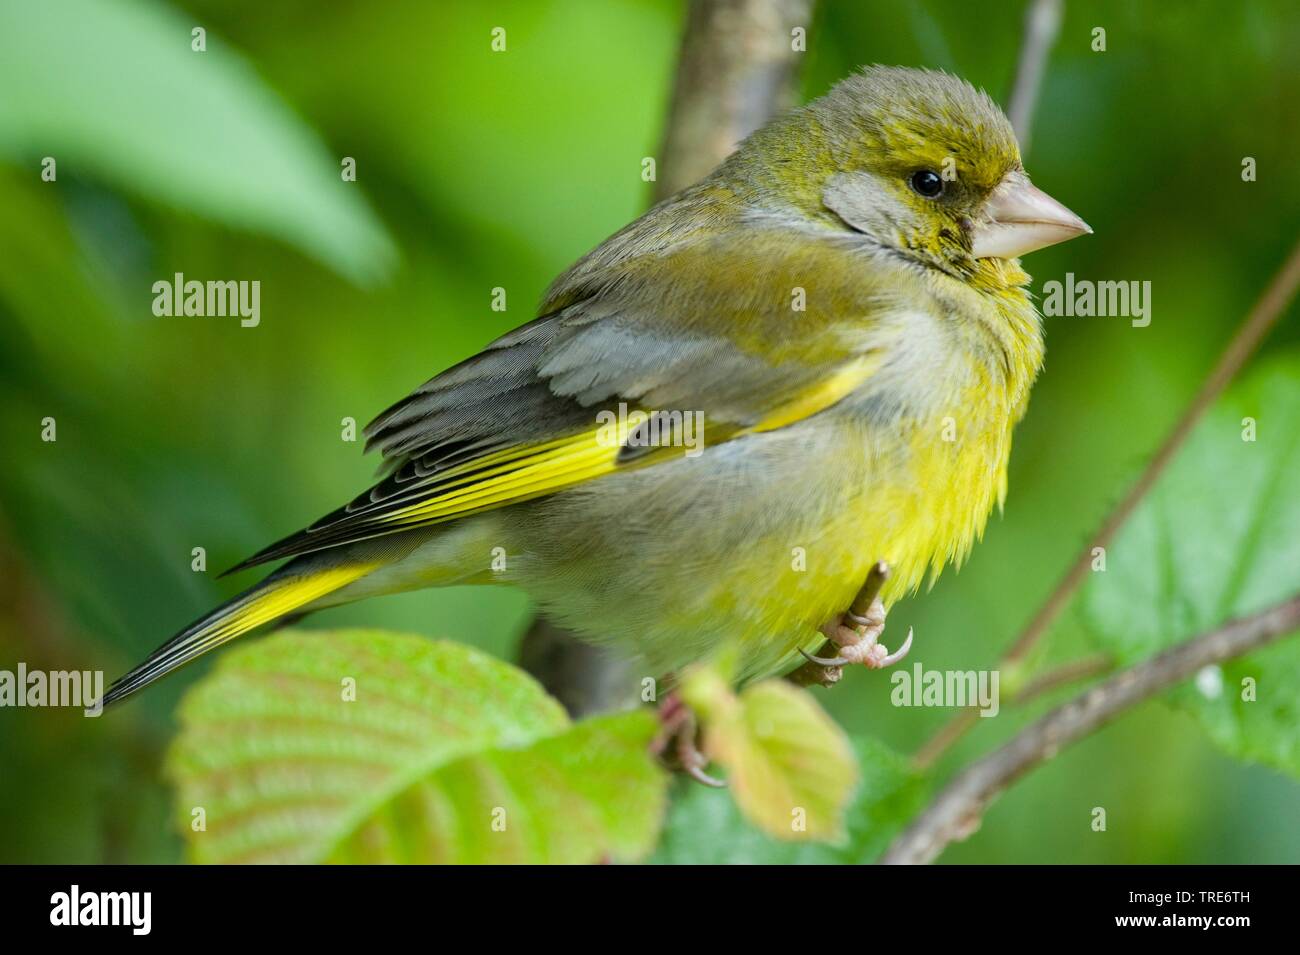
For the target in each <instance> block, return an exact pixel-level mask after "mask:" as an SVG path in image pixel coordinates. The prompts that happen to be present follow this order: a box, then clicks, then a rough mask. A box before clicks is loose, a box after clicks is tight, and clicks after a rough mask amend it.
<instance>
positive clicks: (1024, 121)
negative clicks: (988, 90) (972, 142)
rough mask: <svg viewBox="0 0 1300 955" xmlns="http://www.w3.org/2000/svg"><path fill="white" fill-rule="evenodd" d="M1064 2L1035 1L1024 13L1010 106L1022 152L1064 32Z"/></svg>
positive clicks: (1025, 150)
mask: <svg viewBox="0 0 1300 955" xmlns="http://www.w3.org/2000/svg"><path fill="white" fill-rule="evenodd" d="M1062 7H1063V3H1062V0H1033V2H1032V3H1030V4H1029V7H1028V9H1026V10H1025V35H1024V39H1023V40H1022V41H1021V44H1020V61H1019V62H1018V63H1017V64H1016V79H1015V82H1014V83H1013V84H1012V86H1011V97H1010V99H1009V100H1008V102H1007V118H1008V119H1010V120H1011V126H1012V128H1013V129H1015V131H1016V138H1017V139H1018V140H1020V150H1021V152H1026V153H1027V152H1029V126H1030V122H1031V121H1032V120H1033V116H1034V104H1035V103H1036V102H1037V101H1038V88H1039V87H1040V86H1041V85H1042V82H1043V67H1044V66H1045V65H1046V63H1047V54H1048V52H1049V51H1050V50H1051V49H1052V44H1053V43H1055V42H1056V34H1057V33H1059V32H1060V29H1061V11H1062Z"/></svg>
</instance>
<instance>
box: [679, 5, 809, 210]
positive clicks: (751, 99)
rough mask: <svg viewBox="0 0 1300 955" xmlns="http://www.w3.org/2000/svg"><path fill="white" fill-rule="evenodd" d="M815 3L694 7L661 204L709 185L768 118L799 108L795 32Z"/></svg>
mask: <svg viewBox="0 0 1300 955" xmlns="http://www.w3.org/2000/svg"><path fill="white" fill-rule="evenodd" d="M811 14H812V0H691V5H690V12H689V13H688V14H687V19H686V33H685V35H684V36H683V38H682V49H681V55H680V57H679V59H678V61H677V80H676V83H675V85H674V87H673V100H672V107H671V111H670V114H669V120H668V127H667V129H666V131H665V134H664V141H663V146H662V148H661V149H660V150H659V155H660V162H659V178H658V181H657V183H656V186H655V199H656V201H657V200H659V199H665V198H667V197H668V196H671V195H672V194H673V193H675V192H678V191H679V190H681V189H684V188H685V187H687V186H689V185H691V184H692V183H694V182H697V181H698V180H700V179H702V178H704V176H705V175H707V174H708V173H709V172H711V171H712V170H713V168H714V167H715V166H716V165H718V163H720V162H722V160H724V159H726V158H727V156H729V155H730V154H731V152H732V150H734V149H735V148H736V145H737V144H738V143H739V142H740V141H741V140H742V139H744V138H745V137H746V136H748V135H749V134H750V133H752V132H753V131H754V130H756V129H758V127H760V126H762V125H763V124H764V123H765V122H767V120H768V118H769V117H771V116H772V114H773V113H776V112H778V111H780V110H782V109H785V108H787V107H789V106H793V105H794V78H795V74H796V67H797V63H798V58H799V56H800V55H801V54H799V53H797V52H795V50H794V49H793V44H792V43H791V31H792V30H793V29H794V28H795V27H803V28H804V29H805V30H806V29H807V27H808V21H809V19H810V18H811Z"/></svg>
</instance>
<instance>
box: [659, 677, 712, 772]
mask: <svg viewBox="0 0 1300 955" xmlns="http://www.w3.org/2000/svg"><path fill="white" fill-rule="evenodd" d="M659 725H660V728H659V735H658V736H656V737H655V740H654V742H653V743H651V745H650V748H651V751H652V752H653V753H654V754H655V755H656V756H658V757H659V761H660V762H661V763H663V764H664V765H665V766H666V767H668V768H669V769H672V770H676V771H678V772H683V773H685V774H686V775H687V776H690V777H691V778H692V779H694V780H695V781H696V782H697V783H702V784H703V785H705V786H713V787H715V788H716V787H722V786H725V785H726V783H724V782H723V781H722V780H721V779H716V778H714V777H713V776H710V775H709V774H708V773H706V772H705V771H704V767H705V766H707V765H709V760H708V758H707V757H706V756H705V755H704V754H703V753H702V752H700V749H699V747H698V746H696V744H695V737H696V730H697V725H696V722H695V713H694V712H693V711H692V710H691V708H690V707H689V706H687V705H686V701H685V700H683V699H682V698H681V695H680V694H678V693H677V691H675V690H674V691H673V692H672V693H669V694H668V695H667V696H666V697H664V701H663V702H662V703H660V704H659Z"/></svg>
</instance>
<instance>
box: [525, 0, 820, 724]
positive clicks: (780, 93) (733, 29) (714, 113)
mask: <svg viewBox="0 0 1300 955" xmlns="http://www.w3.org/2000/svg"><path fill="white" fill-rule="evenodd" d="M812 6H813V0H692V2H691V6H690V12H689V14H688V16H687V20H686V30H685V33H684V34H683V36H682V47H681V54H680V56H679V58H678V62H677V78H676V81H675V83H674V89H673V98H672V106H671V108H670V111H669V115H668V120H667V124H666V129H665V134H664V143H663V148H662V150H661V151H660V153H661V161H660V163H659V170H658V172H659V176H658V179H657V182H656V185H655V198H656V200H658V199H663V198H665V197H667V196H669V195H672V194H673V193H674V192H676V191H678V190H679V189H682V188H684V187H686V186H689V185H690V184H691V183H693V182H695V181H696V180H698V179H701V178H703V176H704V175H705V174H706V173H708V172H710V171H711V170H712V169H713V167H714V166H716V165H717V164H718V163H720V162H721V161H722V160H723V159H725V158H726V157H727V155H728V154H729V153H730V152H731V151H732V149H734V148H735V146H736V144H737V143H739V142H740V140H742V139H744V138H745V137H746V136H748V135H749V134H750V133H752V132H753V131H754V130H755V129H757V128H758V127H759V126H761V125H762V124H763V123H765V122H766V121H767V119H768V117H770V116H771V115H772V114H773V113H775V112H777V111H778V110H780V109H783V108H785V107H786V106H789V105H791V104H792V103H793V101H794V79H795V74H796V67H797V64H798V58H799V56H800V54H799V53H796V52H795V51H794V49H793V48H792V46H791V33H790V31H791V30H792V29H793V28H794V27H796V26H799V27H805V28H807V26H808V25H809V20H810V19H811V17H812ZM520 661H521V665H522V666H523V668H524V669H525V670H527V671H528V672H529V673H531V674H533V676H535V677H536V678H537V679H538V681H540V682H541V684H542V685H543V686H544V687H546V689H547V691H548V692H550V693H551V694H552V695H553V696H555V697H556V698H557V699H559V700H560V701H562V702H563V703H564V704H565V706H566V707H567V708H568V709H569V712H570V713H571V714H573V715H575V716H580V715H584V714H587V713H594V712H600V711H603V710H609V709H613V708H615V707H617V706H620V705H623V704H624V703H626V702H627V698H628V696H629V693H630V690H629V686H630V684H631V683H632V682H633V681H632V680H631V675H630V673H629V668H628V665H627V662H626V661H625V660H622V659H620V658H619V657H617V656H616V655H615V654H614V653H612V652H610V651H608V650H604V649H597V648H593V647H591V646H589V645H588V644H585V643H583V642H582V641H580V640H579V639H578V638H577V637H576V636H574V635H573V634H571V633H570V632H569V631H567V630H565V629H564V628H562V627H558V626H556V625H555V624H553V623H551V622H550V621H548V620H546V619H544V618H542V617H537V618H535V619H534V621H533V623H532V626H530V627H529V629H528V631H527V632H526V633H525V634H524V636H523V640H522V642H521V645H520ZM633 698H635V697H633Z"/></svg>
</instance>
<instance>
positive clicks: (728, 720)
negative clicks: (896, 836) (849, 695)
mask: <svg viewBox="0 0 1300 955" xmlns="http://www.w3.org/2000/svg"><path fill="white" fill-rule="evenodd" d="M682 696H683V698H684V699H685V700H686V701H687V703H689V704H690V705H691V706H692V707H693V708H694V709H695V711H696V713H697V714H698V715H699V717H700V718H701V720H702V723H703V730H704V752H705V754H706V755H708V756H709V757H710V759H712V760H713V761H715V762H717V763H718V765H720V766H721V767H723V768H724V769H725V770H726V771H727V782H728V786H729V788H730V790H731V793H732V797H733V798H734V799H735V801H736V804H737V806H739V807H740V809H741V811H742V812H743V813H744V814H745V816H746V817H747V818H748V819H749V820H750V821H752V822H753V823H754V824H755V825H757V826H758V827H759V828H760V829H762V830H763V831H764V832H766V833H768V834H769V835H772V836H775V837H777V838H779V839H788V840H792V841H803V840H835V839H838V838H840V837H841V836H842V835H843V813H844V807H845V805H846V803H847V802H848V800H849V796H850V794H851V793H852V790H853V786H854V783H855V782H856V779H857V767H856V766H855V765H854V760H853V752H852V748H851V747H850V745H849V741H848V739H847V738H846V737H845V736H844V733H843V731H842V730H841V729H840V728H839V726H838V725H837V724H836V723H835V721H834V720H832V719H831V718H830V717H829V716H828V715H827V714H826V711H825V710H823V709H822V708H821V707H820V706H818V705H817V703H816V701H815V700H813V698H812V696H810V695H809V694H808V693H806V692H804V691H803V690H800V689H799V688H797V687H795V686H793V685H791V684H790V683H787V682H785V681H784V680H765V681H763V682H761V683H756V684H754V685H753V686H750V687H748V688H746V689H745V690H744V691H742V692H741V693H740V695H739V696H736V695H734V694H733V693H732V692H731V690H730V689H729V687H728V686H727V684H726V682H725V681H724V680H723V679H722V677H721V676H719V675H718V673H717V672H716V671H715V670H713V669H711V668H699V669H696V670H694V671H691V672H689V673H688V674H687V675H686V677H685V678H684V679H683V684H682Z"/></svg>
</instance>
